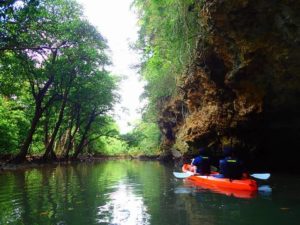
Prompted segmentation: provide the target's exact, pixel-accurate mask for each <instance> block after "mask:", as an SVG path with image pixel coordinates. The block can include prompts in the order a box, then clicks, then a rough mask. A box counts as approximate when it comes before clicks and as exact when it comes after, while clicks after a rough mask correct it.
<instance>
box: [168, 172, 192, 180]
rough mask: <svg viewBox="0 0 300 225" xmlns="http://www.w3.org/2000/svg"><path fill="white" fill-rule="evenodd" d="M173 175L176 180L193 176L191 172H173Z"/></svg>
mask: <svg viewBox="0 0 300 225" xmlns="http://www.w3.org/2000/svg"><path fill="white" fill-rule="evenodd" d="M173 175H174V176H175V177H176V178H181V179H184V178H188V177H190V176H193V175H194V173H192V172H189V171H187V172H185V173H179V172H173Z"/></svg>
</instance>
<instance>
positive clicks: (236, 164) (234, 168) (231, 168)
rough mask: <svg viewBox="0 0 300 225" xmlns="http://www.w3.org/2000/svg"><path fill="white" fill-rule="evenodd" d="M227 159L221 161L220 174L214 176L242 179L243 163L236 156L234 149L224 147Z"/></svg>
mask: <svg viewBox="0 0 300 225" xmlns="http://www.w3.org/2000/svg"><path fill="white" fill-rule="evenodd" d="M223 153H224V156H225V158H224V159H221V160H220V161H219V168H220V173H219V174H217V175H214V177H217V178H229V179H241V178H242V177H243V172H244V171H243V163H242V161H241V160H240V159H238V158H237V157H236V156H235V152H234V149H233V148H232V147H224V148H223Z"/></svg>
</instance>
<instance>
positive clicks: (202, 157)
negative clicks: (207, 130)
mask: <svg viewBox="0 0 300 225" xmlns="http://www.w3.org/2000/svg"><path fill="white" fill-rule="evenodd" d="M191 171H192V172H194V173H198V174H200V175H209V174H210V158H209V157H208V155H207V152H206V149H205V148H203V147H202V148H200V149H199V156H197V157H195V158H194V159H192V162H191Z"/></svg>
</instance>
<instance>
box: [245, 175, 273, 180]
mask: <svg viewBox="0 0 300 225" xmlns="http://www.w3.org/2000/svg"><path fill="white" fill-rule="evenodd" d="M250 176H251V177H254V178H256V179H260V180H267V179H269V178H270V176H271V174H269V173H253V174H250Z"/></svg>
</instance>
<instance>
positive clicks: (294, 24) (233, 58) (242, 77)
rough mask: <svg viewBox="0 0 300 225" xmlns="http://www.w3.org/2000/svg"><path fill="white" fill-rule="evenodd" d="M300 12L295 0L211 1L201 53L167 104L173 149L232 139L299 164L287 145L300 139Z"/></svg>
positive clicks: (167, 143) (165, 124)
mask: <svg viewBox="0 0 300 225" xmlns="http://www.w3.org/2000/svg"><path fill="white" fill-rule="evenodd" d="M299 11H300V2H299V1H296V0H281V1H261V0H251V1H250V0H228V1H220V0H210V1H206V2H205V3H204V6H203V8H202V10H201V12H200V14H201V21H200V24H201V25H202V26H203V35H201V37H202V38H201V40H199V45H198V49H197V56H196V57H195V59H194V63H193V64H192V65H191V66H190V67H189V68H188V72H187V73H186V74H185V76H184V77H183V82H182V86H181V87H180V91H178V95H177V96H175V97H173V98H171V99H168V100H167V101H165V103H164V104H163V106H162V107H161V108H160V112H161V113H160V115H161V116H160V118H159V126H160V129H161V131H162V133H163V135H164V140H163V144H162V146H163V147H164V149H166V151H168V149H169V150H170V149H171V148H176V149H177V150H179V151H181V152H182V153H185V152H188V151H190V150H191V149H193V148H196V147H199V146H208V145H209V146H210V148H211V149H218V148H219V147H220V146H222V145H226V144H231V145H235V146H236V147H237V148H239V149H242V150H243V151H244V153H245V154H252V155H253V156H255V155H258V156H259V157H260V158H261V159H262V158H263V156H265V157H269V158H271V159H272V160H268V161H267V162H268V163H269V165H271V164H276V163H278V162H279V161H280V160H282V159H283V158H284V160H286V162H285V163H286V164H287V165H288V164H292V163H294V161H295V159H296V157H283V156H282V154H281V151H280V150H281V149H289V151H290V154H292V155H297V151H296V150H294V146H297V147H299V146H300V132H299V130H300V117H299V115H300V114H299V113H300V112H299V109H300V101H299V97H300V63H299V59H300V47H299V46H300V26H299V25H300V14H299ZM203 37H204V38H203ZM264 163H266V162H264Z"/></svg>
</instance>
